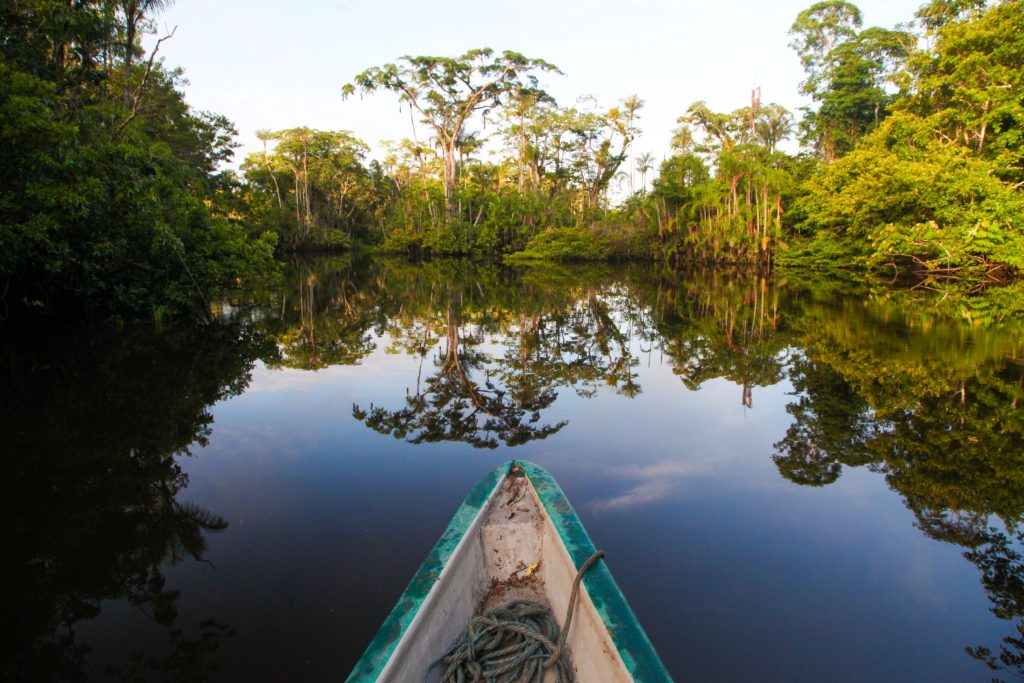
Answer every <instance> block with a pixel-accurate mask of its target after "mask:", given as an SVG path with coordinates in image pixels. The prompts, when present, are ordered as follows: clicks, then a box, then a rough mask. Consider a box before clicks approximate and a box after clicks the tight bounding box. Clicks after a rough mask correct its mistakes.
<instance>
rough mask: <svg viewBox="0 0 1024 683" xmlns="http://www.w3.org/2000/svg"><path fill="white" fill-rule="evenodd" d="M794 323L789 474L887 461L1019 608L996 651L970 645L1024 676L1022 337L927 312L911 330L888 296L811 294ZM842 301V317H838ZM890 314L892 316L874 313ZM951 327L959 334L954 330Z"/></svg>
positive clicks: (912, 499)
mask: <svg viewBox="0 0 1024 683" xmlns="http://www.w3.org/2000/svg"><path fill="white" fill-rule="evenodd" d="M802 313H803V315H802V316H801V317H799V318H798V321H797V323H796V327H797V330H798V332H799V342H798V343H799V344H800V346H801V348H802V349H803V350H802V351H801V352H800V353H799V354H798V355H797V356H796V357H795V358H794V361H793V363H792V365H791V367H790V371H789V374H790V381H791V382H792V384H793V387H794V390H795V391H794V394H795V396H796V399H795V401H794V402H792V403H790V405H789V406H788V408H787V410H788V411H789V413H790V414H791V415H792V416H793V423H792V424H791V425H790V427H789V429H788V430H787V432H786V436H785V437H784V438H783V439H782V440H781V441H779V442H778V443H776V444H775V455H774V456H773V460H774V461H775V463H776V465H777V466H778V468H779V472H780V474H782V475H783V476H784V477H786V478H787V479H789V480H791V481H793V482H795V483H798V484H804V485H811V486H822V485H826V484H830V483H832V482H834V481H836V479H838V478H839V476H840V474H841V471H842V468H843V467H844V466H845V467H860V466H866V467H869V468H871V469H873V470H875V471H878V472H880V473H882V474H883V475H884V476H885V478H886V482H887V483H888V485H889V486H890V487H891V488H892V489H893V490H894V491H896V492H898V493H899V494H900V495H901V496H902V497H903V499H904V501H905V503H906V505H907V507H908V508H909V509H910V510H911V511H913V512H914V515H915V517H916V525H917V526H918V527H919V528H920V529H921V530H922V531H923V532H924V533H925V534H927V535H928V536H929V537H931V538H934V539H936V540H938V541H943V542H947V543H953V544H956V545H958V546H960V547H962V548H964V557H965V558H966V559H967V560H969V561H970V562H972V563H973V564H975V565H976V566H977V567H978V569H979V571H980V573H981V583H982V586H983V587H984V589H985V591H986V593H987V595H988V597H989V600H990V601H991V603H992V612H993V614H994V615H995V616H996V617H998V618H1000V619H1006V620H1017V623H1016V624H1015V630H1016V632H1017V634H1016V635H1013V636H1007V637H1006V638H1005V639H1004V640H1003V643H1002V644H1001V646H1000V647H999V649H998V652H993V651H992V650H991V649H990V648H989V647H986V646H974V647H968V648H967V651H968V653H969V654H971V655H972V656H973V657H975V658H977V659H979V660H980V661H982V662H984V663H985V664H987V665H988V666H989V667H991V668H992V669H1001V670H1004V671H1005V672H1006V673H1008V674H1010V675H1013V676H1017V677H1021V676H1024V557H1022V550H1021V548H1022V541H1024V531H1022V528H1021V526H1022V523H1024V453H1022V451H1021V444H1024V414H1022V413H1021V397H1022V394H1021V388H1022V387H1024V364H1022V363H1021V362H1020V360H1019V358H1020V355H1019V354H1020V351H1021V349H1020V342H1019V340H1020V336H1018V335H1016V334H1014V333H1013V331H1012V330H1009V329H999V330H996V329H992V330H986V329H978V330H974V331H973V332H972V340H971V342H972V343H971V344H966V345H965V344H963V343H962V340H961V339H960V338H959V335H961V334H962V333H963V328H961V327H959V326H957V325H955V324H950V323H944V322H942V321H941V320H939V319H929V318H928V317H925V316H922V315H920V313H918V317H916V318H908V322H907V324H908V325H911V324H913V325H922V326H924V327H926V328H927V334H912V335H908V334H907V333H906V329H905V328H902V327H901V326H900V325H898V324H893V322H894V321H893V319H892V308H891V307H877V306H875V305H872V304H868V305H867V306H863V305H862V306H860V307H856V306H851V305H849V304H847V305H846V306H845V307H844V309H841V310H839V311H836V310H835V308H832V307H830V306H827V305H822V304H820V303H818V302H812V303H810V304H809V305H807V306H805V307H804V310H803V311H802ZM837 313H838V314H839V315H837ZM879 314H883V315H886V316H888V317H887V324H885V325H880V324H878V321H877V320H870V317H871V316H875V315H879ZM951 338H952V339H951Z"/></svg>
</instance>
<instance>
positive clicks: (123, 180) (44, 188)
mask: <svg viewBox="0 0 1024 683" xmlns="http://www.w3.org/2000/svg"><path fill="white" fill-rule="evenodd" d="M158 5H161V3H152V2H149V3H135V4H134V5H133V7H134V9H133V11H132V12H128V10H127V9H125V11H123V12H121V13H114V12H113V11H112V10H111V8H110V7H108V6H107V5H106V4H105V3H100V2H80V3H79V2H76V3H62V2H59V1H57V0H37V1H35V2H26V3H16V4H15V5H14V6H9V5H5V8H4V10H3V11H2V14H0V17H2V19H3V22H4V23H3V26H4V32H5V40H4V41H3V42H2V43H0V304H2V309H3V316H4V317H6V315H7V314H22V313H26V312H28V311H37V312H38V311H46V312H51V313H54V314H63V315H81V314H83V313H84V314H85V315H87V316H88V315H100V316H103V315H110V314H121V315H129V316H154V315H166V314H169V313H173V314H180V313H183V312H192V313H193V314H194V315H196V316H197V317H200V318H206V317H208V316H209V313H210V312H209V307H208V304H207V302H208V301H209V299H210V297H211V296H213V295H215V294H216V293H218V292H222V291H224V290H226V289H229V288H234V287H239V286H241V285H243V284H249V282H248V281H250V280H252V279H255V278H259V277H264V276H267V275H271V276H272V275H273V273H274V267H273V265H272V261H271V258H270V249H269V248H268V244H269V242H267V241H266V240H260V239H254V240H251V239H248V238H247V237H246V236H245V231H244V230H243V229H242V228H241V227H240V226H239V225H237V224H236V223H234V222H231V221H227V220H223V219H221V218H216V217H215V216H214V215H213V214H214V213H215V212H214V211H212V210H211V209H212V206H213V203H214V202H213V199H214V198H215V197H216V195H217V193H218V192H219V191H220V187H221V178H220V177H219V176H218V175H217V174H216V168H217V166H218V164H219V163H221V162H223V161H225V160H227V159H229V158H230V156H231V153H232V148H233V146H234V143H233V142H232V136H233V134H234V129H233V127H232V126H231V124H230V122H228V121H227V120H226V119H224V118H223V117H219V116H216V115H212V114H208V113H203V112H194V111H192V110H190V109H189V107H188V106H187V104H186V103H185V102H184V100H183V98H182V94H181V92H180V91H179V90H178V89H177V85H178V81H179V79H180V76H179V74H178V73H177V72H174V71H166V70H164V69H163V68H162V66H161V65H160V64H159V63H158V62H155V61H149V62H147V63H145V64H139V63H133V62H132V59H133V58H134V57H135V56H136V55H137V54H141V48H139V47H138V45H136V44H135V42H134V41H132V40H129V41H128V43H125V42H120V43H118V40H119V39H122V38H123V35H124V33H123V32H124V31H126V30H127V27H126V26H125V25H124V22H126V21H129V19H130V17H132V16H134V17H135V19H134V21H135V22H136V23H137V22H139V21H141V18H142V16H143V15H144V14H145V13H146V12H148V11H152V10H156V9H158V8H159V7H158ZM108 10H111V11H108ZM119 22H120V23H119ZM126 44H127V45H130V48H131V49H127V48H125V47H124V46H125V45H126ZM118 45H120V46H121V48H120V49H119V48H118ZM118 60H120V61H118Z"/></svg>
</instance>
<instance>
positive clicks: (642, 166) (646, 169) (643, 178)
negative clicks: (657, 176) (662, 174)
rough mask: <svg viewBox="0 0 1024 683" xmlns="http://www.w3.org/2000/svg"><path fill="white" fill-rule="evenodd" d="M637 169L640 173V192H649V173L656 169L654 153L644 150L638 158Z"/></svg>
mask: <svg viewBox="0 0 1024 683" xmlns="http://www.w3.org/2000/svg"><path fill="white" fill-rule="evenodd" d="M636 170H637V173H639V174H640V194H643V195H646V194H647V174H648V173H650V172H651V171H653V170H654V155H653V154H651V153H650V152H644V153H643V154H641V155H640V156H639V157H637V159H636Z"/></svg>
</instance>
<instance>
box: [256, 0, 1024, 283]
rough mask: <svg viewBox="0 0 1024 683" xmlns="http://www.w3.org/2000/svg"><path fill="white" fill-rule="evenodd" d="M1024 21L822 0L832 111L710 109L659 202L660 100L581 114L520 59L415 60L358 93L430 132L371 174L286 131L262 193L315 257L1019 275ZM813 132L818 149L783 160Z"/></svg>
mask: <svg viewBox="0 0 1024 683" xmlns="http://www.w3.org/2000/svg"><path fill="white" fill-rule="evenodd" d="M1022 27H1024V5H1022V3H1020V2H1003V3H997V4H993V5H991V6H988V5H986V4H985V3H983V2H955V3H951V2H945V0H936V1H935V2H932V3H930V4H928V5H925V6H924V7H923V8H922V9H921V10H920V11H919V12H918V15H917V21H916V23H915V24H914V26H913V28H908V27H904V28H901V29H898V30H889V29H883V28H879V27H868V28H863V27H862V21H861V15H860V11H859V10H858V9H857V7H855V6H854V5H852V4H850V3H847V2H843V1H841V0H827V1H825V2H819V3H817V4H815V5H813V6H812V7H810V8H808V9H807V10H805V11H803V12H801V13H800V15H799V16H798V17H797V18H796V21H795V22H794V24H793V27H792V30H791V36H792V38H793V42H792V47H793V48H794V49H795V50H796V51H797V53H798V54H799V56H800V59H801V61H802V63H803V65H804V67H805V69H806V73H807V78H806V80H805V81H804V82H803V83H802V90H803V92H804V93H805V94H806V95H808V96H809V97H810V98H811V99H812V101H813V102H814V107H813V108H809V109H807V110H806V111H804V112H803V116H802V117H801V118H800V120H799V121H797V119H796V117H795V116H794V115H793V113H792V112H789V111H787V110H786V109H784V108H783V107H781V106H779V105H777V104H769V103H763V102H762V101H761V93H760V92H759V91H757V90H755V91H754V92H753V93H752V96H751V101H750V105H749V106H747V107H743V108H741V109H738V110H736V111H733V112H729V113H722V112H716V111H713V110H711V109H710V108H709V107H708V106H707V105H706V104H705V103H703V102H696V103H694V104H693V105H691V106H690V107H689V108H688V109H687V111H686V112H685V113H684V114H683V115H682V116H681V117H680V119H679V123H680V128H679V129H678V131H677V132H676V134H675V135H674V137H673V140H672V148H673V154H672V155H671V156H670V157H669V158H667V159H666V160H665V161H664V162H663V163H662V164H661V166H660V168H659V169H658V173H657V175H656V176H655V177H654V178H653V183H652V187H651V189H650V190H648V177H649V176H654V171H655V169H654V167H653V159H652V157H651V155H649V154H641V155H634V156H633V157H631V154H632V153H633V152H634V150H633V143H634V141H635V139H636V136H637V134H638V132H639V130H638V124H639V121H640V118H641V115H642V109H643V101H642V100H641V99H639V98H638V97H636V96H632V97H627V98H625V99H623V100H621V102H620V103H619V104H617V105H616V106H613V107H611V108H606V107H601V106H598V104H597V103H596V102H594V101H593V100H592V99H584V100H581V102H579V103H577V104H576V105H574V106H562V105H559V104H558V103H556V102H555V101H554V100H553V98H552V97H551V96H550V95H549V94H548V93H546V92H545V91H544V90H543V89H542V88H541V87H540V86H539V84H538V77H539V76H540V75H541V74H544V73H557V69H556V68H555V67H554V66H553V65H551V64H548V63H547V62H544V61H542V60H538V59H532V58H528V57H525V56H523V55H520V54H517V53H512V52H505V53H503V54H501V55H498V54H495V53H493V52H492V51H490V50H473V51H470V52H467V53H466V54H464V55H461V56H458V57H451V58H448V57H403V58H402V59H400V60H399V61H397V62H395V63H392V64H385V65H382V66H378V67H373V68H371V69H368V70H366V71H365V72H363V73H361V74H358V75H357V76H356V77H355V78H354V79H353V81H352V82H351V83H350V84H348V85H346V86H345V87H344V92H345V93H346V94H352V93H356V92H360V93H371V92H374V91H378V90H384V91H389V92H391V93H393V94H394V95H396V96H397V97H398V99H399V100H400V102H401V103H402V106H403V107H409V108H410V110H411V112H410V113H411V114H414V115H415V116H416V117H418V118H419V120H420V122H421V124H423V125H424V126H425V127H426V129H427V131H428V132H429V134H430V138H429V140H422V139H420V138H419V137H415V138H414V139H411V140H402V141H400V142H396V143H389V145H388V148H387V149H388V152H387V155H386V156H385V158H384V159H383V161H382V162H377V161H372V162H369V163H368V164H367V163H366V162H365V155H366V152H367V147H366V145H365V144H364V143H362V142H361V141H360V140H358V139H357V138H355V137H354V136H353V134H352V133H349V132H347V131H334V132H319V131H311V130H307V129H294V130H287V131H280V132H277V133H270V132H268V133H266V135H265V136H264V137H265V139H268V140H276V142H277V144H276V146H275V147H274V148H273V149H272V150H270V151H267V150H264V151H263V152H260V153H257V154H254V155H252V156H250V158H249V159H248V160H247V161H246V164H245V166H244V170H245V184H244V190H243V191H244V193H245V195H246V201H245V202H244V203H245V204H246V205H248V206H249V207H251V216H252V218H253V222H254V225H257V226H259V228H258V229H269V230H272V231H274V232H277V233H278V234H280V235H281V236H282V240H283V243H285V244H289V245H293V246H300V245H307V246H308V245H312V244H316V245H321V246H333V245H341V244H348V243H350V242H352V241H362V242H368V243H373V244H378V245H380V246H381V248H383V249H384V250H386V251H393V252H404V253H410V254H435V255H436V254H452V255H460V254H461V255H473V256H500V255H508V254H517V255H518V257H519V258H544V259H567V258H579V259H595V258H607V257H644V258H651V259H659V260H666V261H670V262H675V263H678V262H683V261H704V262H745V263H760V264H765V265H767V264H771V263H772V261H773V260H774V259H775V258H776V257H779V258H780V259H781V260H782V261H785V262H789V263H794V262H800V263H808V262H810V263H829V264H835V265H840V266H848V265H858V266H875V267H883V266H884V267H885V268H893V267H895V268H896V269H897V271H900V270H902V269H904V266H908V267H910V268H911V269H913V270H918V271H930V272H936V271H942V272H944V273H947V274H948V273H952V272H960V271H963V270H967V271H973V274H977V271H981V272H990V271H994V270H999V269H1019V268H1020V267H1021V266H1022V265H1024V260H1022V259H1024V236H1022V235H1024V232H1022V226H1021V222H1022V220H1024V218H1022V216H1024V199H1022V194H1021V181H1022V177H1021V170H1020V169H1021V168H1022V166H1021V151H1020V150H1021V144H1020V143H1021V131H1022V124H1024V108H1022V107H1024V99H1022V98H1024V95H1022V89H1021V85H1022V84H1021V73H1024V28H1022ZM486 131H490V134H489V135H488V136H487V137H485V136H484V134H485V132H486ZM414 132H415V128H414ZM794 135H798V136H799V139H800V142H801V151H800V152H799V153H798V154H791V153H787V152H784V151H782V150H781V149H780V143H782V142H783V141H785V140H786V139H787V138H790V137H792V136H794ZM485 152H487V153H489V154H488V156H489V157H490V158H491V159H496V160H484V156H485V155H484V153H485ZM494 152H497V153H498V154H496V155H495V154H494ZM631 158H632V167H630V159H631ZM637 180H639V183H638V182H637ZM623 198H624V199H623ZM616 199H622V201H620V202H619V203H618V204H617V205H616V204H615V200H616Z"/></svg>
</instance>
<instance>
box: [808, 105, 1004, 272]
mask: <svg viewBox="0 0 1024 683" xmlns="http://www.w3.org/2000/svg"><path fill="white" fill-rule="evenodd" d="M992 171H993V167H992V164H991V163H989V162H987V161H985V160H982V159H978V158H976V157H975V156H973V155H972V154H971V153H970V152H969V150H967V149H965V148H963V147H962V146H959V145H955V144H952V143H949V142H943V141H942V140H941V139H940V138H939V136H937V135H935V133H934V130H933V129H932V128H931V126H930V125H929V123H928V122H927V121H924V120H922V119H920V118H918V117H916V116H913V115H910V114H902V113H901V114H897V115H894V116H892V117H890V118H889V119H887V120H886V121H885V122H884V123H883V124H882V126H881V128H880V129H879V130H878V131H876V132H875V133H872V134H871V135H869V136H868V137H867V138H865V139H864V141H863V142H862V144H861V145H859V146H858V147H857V149H856V150H855V151H853V152H852V153H850V154H849V155H848V156H846V157H844V158H843V159H840V160H838V161H835V162H833V163H832V164H830V165H828V166H827V167H826V168H825V170H824V172H823V173H822V174H821V175H819V176H817V177H815V178H812V179H811V180H810V181H809V182H808V184H807V189H808V194H807V195H806V197H804V198H803V199H802V200H801V202H802V203H803V209H802V211H803V214H804V216H805V217H806V218H805V227H807V228H809V229H812V230H818V231H823V232H824V233H825V234H835V235H842V236H847V237H850V238H853V239H857V240H863V241H864V242H867V243H868V244H870V259H869V260H870V262H871V263H875V264H883V263H888V262H894V263H896V264H898V265H899V264H910V265H915V266H918V267H920V268H922V269H924V270H939V269H947V270H948V269H958V268H963V267H972V266H976V267H987V266H990V265H993V264H1006V265H1010V266H1014V267H1017V268H1020V267H1022V266H1024V197H1022V196H1021V193H1020V192H1019V191H1015V190H1013V189H1012V188H1010V187H1009V186H1007V185H1005V184H1004V183H1002V182H1000V181H999V180H998V178H996V177H995V176H994V174H993V172H992ZM821 239H825V241H827V239H826V238H821Z"/></svg>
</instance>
